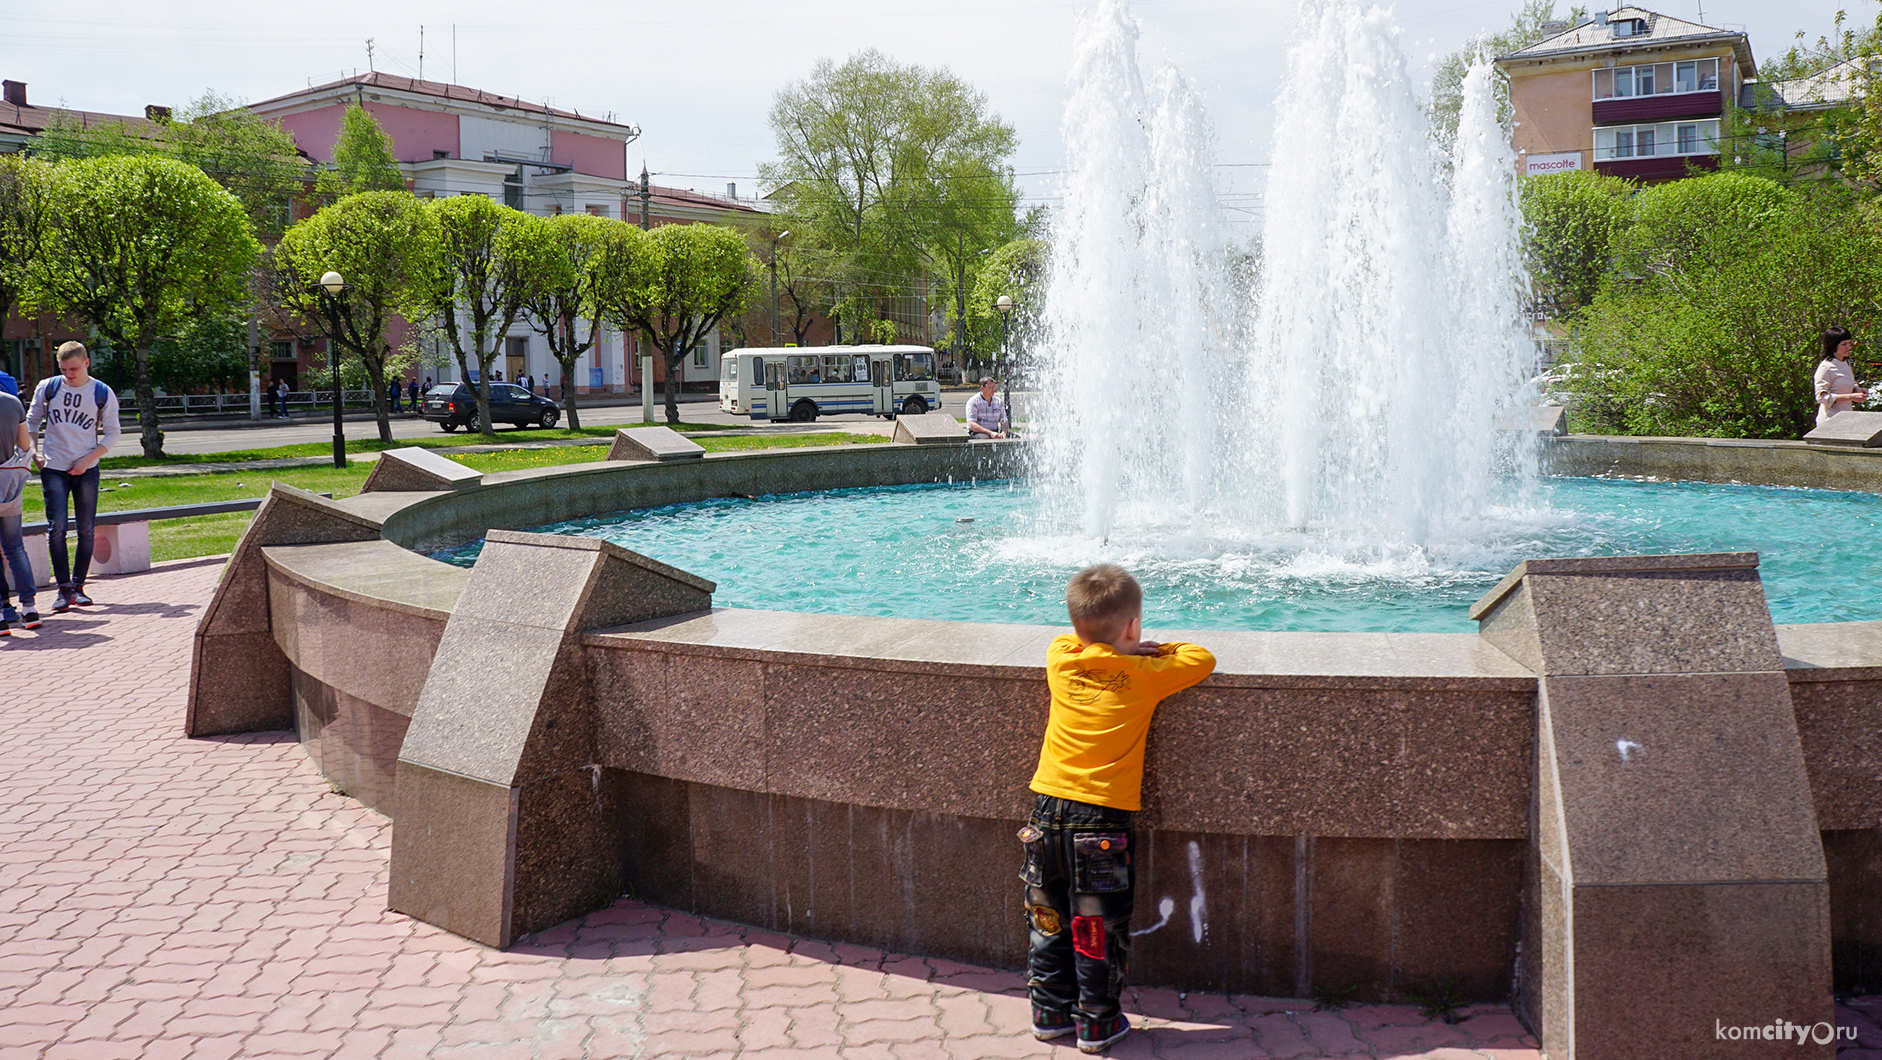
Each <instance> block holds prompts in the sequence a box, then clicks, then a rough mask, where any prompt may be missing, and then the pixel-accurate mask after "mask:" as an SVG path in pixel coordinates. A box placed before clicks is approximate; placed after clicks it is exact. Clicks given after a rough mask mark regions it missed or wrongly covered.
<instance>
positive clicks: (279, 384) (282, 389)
mask: <svg viewBox="0 0 1882 1060" xmlns="http://www.w3.org/2000/svg"><path fill="white" fill-rule="evenodd" d="M274 393H275V400H276V401H277V402H278V403H279V405H280V406H281V411H280V412H278V413H276V414H275V419H278V420H285V419H287V418H288V381H287V380H285V379H277V380H275V384H274Z"/></svg>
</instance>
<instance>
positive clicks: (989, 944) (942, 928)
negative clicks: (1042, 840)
mask: <svg viewBox="0 0 1882 1060" xmlns="http://www.w3.org/2000/svg"><path fill="white" fill-rule="evenodd" d="M890 818H891V820H892V821H893V822H895V823H896V824H899V826H900V827H899V833H900V834H899V835H897V836H895V849H896V852H897V855H898V860H899V861H901V862H902V863H903V864H904V865H905V875H904V876H903V877H902V878H901V879H900V880H898V881H897V882H899V883H900V884H901V886H900V888H899V889H898V891H897V892H896V893H895V898H896V899H897V902H896V905H897V910H896V913H897V915H896V919H897V921H898V922H899V923H900V924H901V925H902V930H901V931H900V932H899V933H898V935H897V940H896V946H895V949H897V950H898V951H900V952H903V953H941V952H947V953H950V954H953V955H954V956H953V958H952V959H954V960H958V961H964V962H966V963H969V964H980V965H986V966H991V967H995V968H1013V967H1021V966H1024V964H1025V962H1026V953H1027V941H1026V940H1027V936H1026V933H1025V929H1024V926H1023V925H1024V924H1025V918H1026V903H1025V900H1024V897H1023V895H1022V893H1021V887H1022V884H1021V883H1020V881H1019V879H1018V876H1019V868H1020V862H1021V860H1022V855H1021V853H1020V845H1019V839H1018V836H1017V833H1018V831H1019V828H1020V825H1021V823H1022V822H1021V821H1020V820H1018V819H1014V820H992V819H988V818H984V817H969V816H957V815H953V814H938V813H920V812H908V811H896V812H893V813H891V814H890ZM864 914H865V915H867V911H866V910H865V911H864Z"/></svg>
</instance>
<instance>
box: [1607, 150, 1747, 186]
mask: <svg viewBox="0 0 1882 1060" xmlns="http://www.w3.org/2000/svg"><path fill="white" fill-rule="evenodd" d="M1689 166H1690V167H1691V168H1693V169H1704V170H1714V169H1717V168H1719V156H1718V155H1655V156H1653V157H1652V158H1616V159H1612V160H1609V161H1600V160H1597V161H1596V162H1595V164H1594V169H1595V172H1597V173H1604V174H1606V175H1608V176H1610V177H1626V178H1628V179H1630V180H1638V181H1640V182H1641V183H1643V184H1659V183H1663V182H1665V181H1669V180H1679V179H1680V178H1682V177H1684V176H1686V173H1687V169H1688V167H1689Z"/></svg>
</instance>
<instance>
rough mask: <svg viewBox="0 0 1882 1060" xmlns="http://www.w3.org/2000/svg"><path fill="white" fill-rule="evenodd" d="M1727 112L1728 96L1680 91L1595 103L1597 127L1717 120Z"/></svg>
mask: <svg viewBox="0 0 1882 1060" xmlns="http://www.w3.org/2000/svg"><path fill="white" fill-rule="evenodd" d="M1724 113H1725V96H1724V94H1722V93H1719V92H1680V93H1677V94H1673V95H1660V96H1629V97H1625V98H1619V99H1597V100H1595V101H1594V120H1595V124H1596V125H1609V124H1612V123H1614V122H1623V121H1625V122H1638V121H1671V120H1673V119H1676V118H1716V117H1718V116H1720V115H1721V114H1724Z"/></svg>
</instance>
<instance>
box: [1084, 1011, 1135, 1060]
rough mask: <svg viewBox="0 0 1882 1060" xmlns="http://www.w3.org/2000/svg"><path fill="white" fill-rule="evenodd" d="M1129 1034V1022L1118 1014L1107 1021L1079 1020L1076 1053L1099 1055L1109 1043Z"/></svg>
mask: <svg viewBox="0 0 1882 1060" xmlns="http://www.w3.org/2000/svg"><path fill="white" fill-rule="evenodd" d="M1130 1032H1131V1021H1130V1020H1129V1019H1127V1018H1126V1017H1125V1015H1124V1014H1123V1013H1122V1012H1120V1013H1118V1014H1117V1015H1115V1016H1112V1017H1110V1018H1108V1019H1101V1020H1089V1021H1086V1020H1080V1021H1079V1024H1078V1051H1079V1052H1081V1053H1101V1052H1104V1050H1105V1049H1106V1048H1108V1047H1109V1046H1110V1045H1111V1043H1113V1042H1115V1041H1117V1040H1118V1039H1119V1038H1122V1037H1124V1036H1125V1035H1126V1034H1129V1033H1130Z"/></svg>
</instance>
